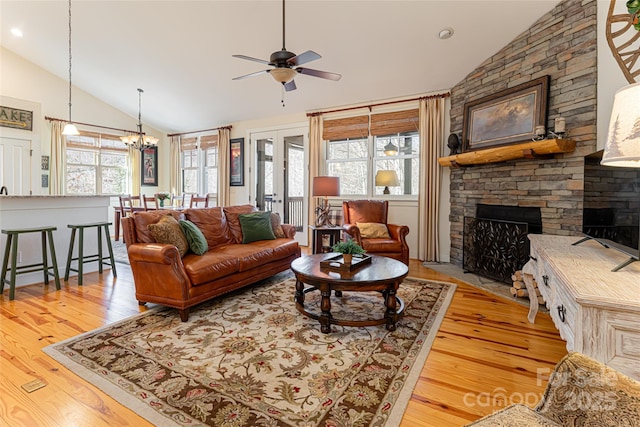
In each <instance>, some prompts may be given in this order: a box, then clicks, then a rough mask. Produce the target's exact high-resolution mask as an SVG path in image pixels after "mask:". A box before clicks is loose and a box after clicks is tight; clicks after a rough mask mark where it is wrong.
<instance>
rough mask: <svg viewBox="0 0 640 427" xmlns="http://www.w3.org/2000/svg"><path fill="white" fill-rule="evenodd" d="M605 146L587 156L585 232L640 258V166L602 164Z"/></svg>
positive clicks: (583, 225) (585, 171) (584, 211)
mask: <svg viewBox="0 0 640 427" xmlns="http://www.w3.org/2000/svg"><path fill="white" fill-rule="evenodd" d="M601 160H602V150H600V151H598V152H596V153H593V154H590V155H588V156H585V158H584V210H583V217H582V232H583V233H584V234H586V235H587V236H589V237H592V238H594V239H596V240H598V241H600V242H601V243H602V244H604V245H606V246H610V247H612V248H615V249H618V250H620V251H623V252H624V253H626V254H628V255H630V256H632V257H634V258H638V256H639V254H640V247H639V244H638V236H639V234H640V168H628V167H613V166H603V165H601V164H600V161H601Z"/></svg>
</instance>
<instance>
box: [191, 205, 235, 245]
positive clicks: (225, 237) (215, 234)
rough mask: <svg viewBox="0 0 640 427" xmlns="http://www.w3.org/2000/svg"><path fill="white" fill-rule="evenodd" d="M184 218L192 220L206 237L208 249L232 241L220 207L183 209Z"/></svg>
mask: <svg viewBox="0 0 640 427" xmlns="http://www.w3.org/2000/svg"><path fill="white" fill-rule="evenodd" d="M184 214H185V217H186V219H188V220H189V221H191V222H193V223H194V224H195V225H196V226H197V227H198V228H199V229H200V231H202V234H204V237H205V238H206V239H207V245H208V246H209V249H210V250H211V249H212V248H215V247H216V246H220V245H226V244H228V243H234V240H233V237H232V236H231V231H230V230H229V226H228V225H227V219H226V218H225V216H224V214H223V212H222V208H205V209H185V210H184Z"/></svg>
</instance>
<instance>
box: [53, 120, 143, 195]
mask: <svg viewBox="0 0 640 427" xmlns="http://www.w3.org/2000/svg"><path fill="white" fill-rule="evenodd" d="M66 141H67V147H66V153H65V154H66V173H65V186H66V193H67V194H124V193H127V192H128V188H129V185H128V184H129V176H130V175H131V174H130V173H129V166H128V165H129V150H128V148H127V146H126V145H125V144H124V143H123V142H122V141H121V140H120V137H119V136H116V135H109V134H104V133H94V132H86V131H80V135H73V136H67V137H66Z"/></svg>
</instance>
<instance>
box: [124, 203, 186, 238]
mask: <svg viewBox="0 0 640 427" xmlns="http://www.w3.org/2000/svg"><path fill="white" fill-rule="evenodd" d="M165 215H171V216H173V217H174V218H175V219H176V220H179V219H180V216H181V215H182V214H181V213H180V212H177V211H170V210H164V209H160V210H154V211H145V212H134V213H133V214H132V215H131V218H133V222H134V223H135V225H136V227H135V228H136V242H137V243H157V242H156V239H155V238H154V237H153V235H152V234H151V231H150V230H149V224H156V223H157V222H158V221H160V219H162V217H163V216H165Z"/></svg>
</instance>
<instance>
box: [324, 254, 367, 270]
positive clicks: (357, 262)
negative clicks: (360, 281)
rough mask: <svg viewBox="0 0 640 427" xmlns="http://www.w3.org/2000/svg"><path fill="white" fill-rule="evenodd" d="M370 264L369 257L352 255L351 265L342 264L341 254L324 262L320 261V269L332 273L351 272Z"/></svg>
mask: <svg viewBox="0 0 640 427" xmlns="http://www.w3.org/2000/svg"><path fill="white" fill-rule="evenodd" d="M369 264H371V256H369V255H364V254H363V255H353V258H352V261H351V263H347V262H344V258H343V257H342V254H337V255H336V256H333V257H331V258H327V259H326V260H324V261H320V268H326V269H329V270H333V271H353V270H356V269H358V268H360V267H364V266H365V265H369Z"/></svg>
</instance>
